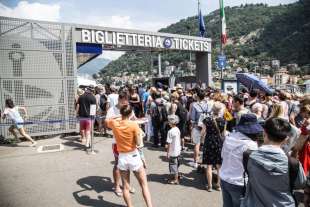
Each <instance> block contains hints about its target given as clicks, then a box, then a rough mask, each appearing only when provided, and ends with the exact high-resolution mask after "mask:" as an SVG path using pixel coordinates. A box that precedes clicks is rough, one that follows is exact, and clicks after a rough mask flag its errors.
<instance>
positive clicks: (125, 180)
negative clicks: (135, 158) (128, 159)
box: [120, 170, 132, 207]
mask: <svg viewBox="0 0 310 207" xmlns="http://www.w3.org/2000/svg"><path fill="white" fill-rule="evenodd" d="M120 173H121V177H122V181H123V198H124V200H125V203H126V205H127V206H128V207H132V203H131V198H130V192H129V190H130V184H129V176H130V174H129V171H123V170H121V171H120Z"/></svg>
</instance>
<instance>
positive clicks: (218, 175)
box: [216, 165, 221, 188]
mask: <svg viewBox="0 0 310 207" xmlns="http://www.w3.org/2000/svg"><path fill="white" fill-rule="evenodd" d="M220 168H221V165H216V171H217V176H216V177H217V180H216V185H217V187H218V188H220V187H221V184H220V183H221V180H220Z"/></svg>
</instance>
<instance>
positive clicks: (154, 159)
mask: <svg viewBox="0 0 310 207" xmlns="http://www.w3.org/2000/svg"><path fill="white" fill-rule="evenodd" d="M76 140H77V137H73V136H71V137H65V138H60V137H55V138H50V139H45V140H39V141H38V143H39V146H40V145H48V144H58V143H62V144H63V145H64V146H65V149H64V150H63V151H61V152H53V153H38V152H37V151H36V150H37V149H36V148H30V147H25V146H23V145H25V143H20V144H18V146H8V145H4V146H0V206H1V207H49V206H51V207H56V206H57V207H60V206H63V207H70V206H104V207H109V206H111V207H112V206H124V202H123V199H122V198H119V197H117V196H115V195H114V193H113V191H112V190H111V188H112V180H111V178H112V160H113V155H112V154H111V139H109V138H103V137H96V138H95V143H96V146H95V149H97V150H99V153H98V154H96V155H88V154H87V153H86V152H85V151H83V147H82V146H81V145H80V144H79V143H78V142H77V141H76ZM144 152H145V155H146V159H147V163H148V169H147V173H148V181H149V186H150V190H151V193H152V199H153V203H154V206H165V207H174V206H177V207H188V206H195V207H200V206H201V207H202V206H208V207H215V206H216V207H218V206H221V194H220V193H219V192H215V191H214V192H211V193H208V192H206V190H204V185H203V179H202V175H201V174H197V173H196V172H195V171H193V169H192V168H191V167H189V166H188V161H189V157H190V156H191V154H190V153H186V154H185V155H184V164H183V165H182V166H181V167H180V170H181V172H183V173H184V175H185V176H184V178H183V180H182V183H181V185H178V186H174V185H167V184H165V177H166V174H167V173H168V164H167V162H166V161H165V159H164V156H165V153H164V152H163V151H157V150H156V151H155V150H154V149H152V148H145V150H144ZM132 183H133V185H134V187H135V188H136V189H137V193H136V194H135V195H133V196H132V198H133V203H134V204H135V206H145V205H144V202H143V199H142V195H141V193H140V190H139V186H138V184H137V181H136V180H135V179H134V178H133V176H132Z"/></svg>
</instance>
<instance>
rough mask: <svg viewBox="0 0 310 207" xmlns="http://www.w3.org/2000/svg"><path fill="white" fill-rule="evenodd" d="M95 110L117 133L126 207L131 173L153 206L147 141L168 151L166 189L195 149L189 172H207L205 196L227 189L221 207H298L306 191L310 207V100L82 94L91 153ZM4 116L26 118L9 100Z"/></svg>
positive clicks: (99, 125) (122, 91) (251, 94)
mask: <svg viewBox="0 0 310 207" xmlns="http://www.w3.org/2000/svg"><path fill="white" fill-rule="evenodd" d="M90 105H96V106H97V115H96V129H97V130H98V131H100V132H102V133H104V134H106V133H107V130H108V129H111V130H112V132H113V144H112V152H113V154H114V158H115V164H114V168H113V178H114V191H115V194H116V195H117V196H123V197H124V200H125V202H126V204H127V206H132V202H131V198H130V194H132V193H134V192H135V189H134V188H133V187H131V185H130V172H133V174H134V175H135V177H136V178H137V179H138V181H139V184H140V186H141V189H142V192H143V196H144V200H145V203H146V205H147V206H148V207H150V206H152V201H151V193H150V191H149V187H148V183H147V178H146V167H147V163H146V160H145V157H144V154H143V149H142V148H143V146H144V144H143V142H144V141H145V140H146V141H148V142H151V143H152V147H154V148H165V149H166V153H167V158H168V160H169V166H168V167H169V171H170V174H171V177H170V179H169V180H168V183H169V184H175V185H177V184H179V183H180V172H179V166H180V164H181V163H180V156H181V155H182V152H183V151H190V150H193V153H192V154H193V157H192V163H191V166H192V167H193V168H197V170H200V171H203V172H204V174H205V176H206V180H207V182H206V190H207V191H208V192H212V191H213V190H216V191H222V198H223V206H224V207H239V206H247V207H251V206H253V207H254V206H255V207H256V206H262V207H266V206H277V207H280V206H285V207H293V206H297V202H298V201H297V200H296V197H295V192H296V190H299V191H302V192H303V193H304V201H303V202H304V205H305V206H309V205H310V204H309V203H310V201H309V200H310V180H309V171H310V139H309V135H310V96H303V97H299V96H296V95H294V94H291V93H288V92H286V91H276V92H275V93H274V94H267V93H264V92H262V91H259V90H256V89H252V90H247V89H246V88H243V89H242V90H241V91H240V92H239V93H238V94H234V93H233V92H228V93H223V92H222V91H220V90H216V89H212V88H206V89H202V88H200V87H195V88H193V89H190V90H184V89H183V88H182V86H181V85H177V86H176V87H174V88H172V89H168V87H166V86H163V85H160V86H159V87H146V86H144V85H142V84H139V85H138V86H123V87H120V88H116V87H115V86H110V85H105V86H103V85H98V86H96V87H87V88H84V89H81V88H79V89H78V91H77V97H76V100H75V106H76V113H77V116H78V117H79V118H80V133H81V140H80V141H81V142H82V143H83V144H85V145H86V146H87V147H89V145H90V129H91V120H90V119H89V118H90ZM21 109H23V110H25V109H24V108H21ZM5 117H9V118H10V119H12V120H13V121H15V123H18V121H20V120H22V118H21V116H20V115H19V113H18V107H17V106H14V104H13V102H12V100H7V101H6V109H5V110H4V113H3V118H5ZM142 117H143V118H144V120H146V121H145V122H143V124H141V123H139V120H141V118H142ZM142 126H143V127H142ZM15 129H18V130H19V132H20V133H21V134H22V135H23V136H25V137H26V138H27V139H28V140H29V141H31V142H32V145H35V142H34V141H33V140H32V139H31V137H30V136H29V135H27V134H26V133H25V131H24V129H23V126H22V125H20V124H15V125H13V126H12V127H11V128H10V131H12V132H13V131H14V130H15ZM14 133H15V132H14ZM14 133H13V134H14ZM15 134H16V133H15ZM15 134H14V135H15ZM186 143H190V145H189V144H186ZM186 146H193V149H192V148H191V149H189V148H187V147H186ZM214 170H215V171H216V179H213V178H212V176H213V175H214V173H213V172H214ZM121 181H122V184H121ZM121 186H122V187H121Z"/></svg>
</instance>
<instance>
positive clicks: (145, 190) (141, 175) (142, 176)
mask: <svg viewBox="0 0 310 207" xmlns="http://www.w3.org/2000/svg"><path fill="white" fill-rule="evenodd" d="M134 174H135V176H136V178H137V180H138V181H139V184H140V186H141V188H142V194H143V198H144V201H145V203H146V206H147V207H152V206H153V205H152V199H151V193H150V190H149V186H148V184H147V179H146V173H145V169H144V168H143V167H140V169H139V170H138V171H136V172H134Z"/></svg>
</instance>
